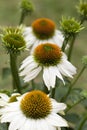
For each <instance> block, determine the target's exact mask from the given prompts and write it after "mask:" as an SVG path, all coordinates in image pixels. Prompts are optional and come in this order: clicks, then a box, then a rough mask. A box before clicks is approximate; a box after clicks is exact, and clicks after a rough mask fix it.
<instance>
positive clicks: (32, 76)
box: [24, 66, 42, 82]
mask: <svg viewBox="0 0 87 130" xmlns="http://www.w3.org/2000/svg"><path fill="white" fill-rule="evenodd" d="M41 69H42V67H41V66H39V67H37V68H35V69H34V70H32V71H31V72H30V73H29V74H27V76H25V78H24V82H28V81H30V80H32V79H34V78H35V77H36V76H37V75H38V74H39V73H40V71H41Z"/></svg>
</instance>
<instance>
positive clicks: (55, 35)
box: [24, 18, 64, 50]
mask: <svg viewBox="0 0 87 130" xmlns="http://www.w3.org/2000/svg"><path fill="white" fill-rule="evenodd" d="M24 37H25V40H26V43H27V48H29V47H31V46H32V50H33V49H34V48H35V47H36V46H37V45H39V44H40V43H44V42H50V43H56V44H57V45H58V46H59V47H62V44H63V40H64V37H63V34H62V33H61V32H60V31H59V30H57V29H56V27H55V23H54V22H53V21H52V20H50V19H48V18H39V19H36V20H35V21H34V22H33V23H32V26H31V27H26V28H25V29H24Z"/></svg>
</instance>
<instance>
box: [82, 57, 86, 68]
mask: <svg viewBox="0 0 87 130" xmlns="http://www.w3.org/2000/svg"><path fill="white" fill-rule="evenodd" d="M82 63H83V65H84V66H85V67H87V56H83V58H82Z"/></svg>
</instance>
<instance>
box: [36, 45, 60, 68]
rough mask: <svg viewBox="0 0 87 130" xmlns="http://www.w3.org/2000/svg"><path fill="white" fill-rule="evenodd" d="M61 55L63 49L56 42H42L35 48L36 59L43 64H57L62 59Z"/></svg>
mask: <svg viewBox="0 0 87 130" xmlns="http://www.w3.org/2000/svg"><path fill="white" fill-rule="evenodd" d="M61 56H62V51H61V49H60V48H59V47H58V46H57V45H56V44H51V43H45V44H40V45H38V46H37V47H36V48H35V50H34V59H35V61H36V62H38V63H39V64H40V65H42V66H54V65H57V64H58V63H59V62H60V60H61Z"/></svg>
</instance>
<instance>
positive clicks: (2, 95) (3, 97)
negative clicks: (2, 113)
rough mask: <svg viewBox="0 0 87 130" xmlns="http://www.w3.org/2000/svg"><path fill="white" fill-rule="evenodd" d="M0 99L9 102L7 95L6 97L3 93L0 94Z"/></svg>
mask: <svg viewBox="0 0 87 130" xmlns="http://www.w3.org/2000/svg"><path fill="white" fill-rule="evenodd" d="M0 97H1V98H2V99H3V100H5V101H7V102H8V100H9V97H8V95H6V94H4V93H0Z"/></svg>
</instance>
